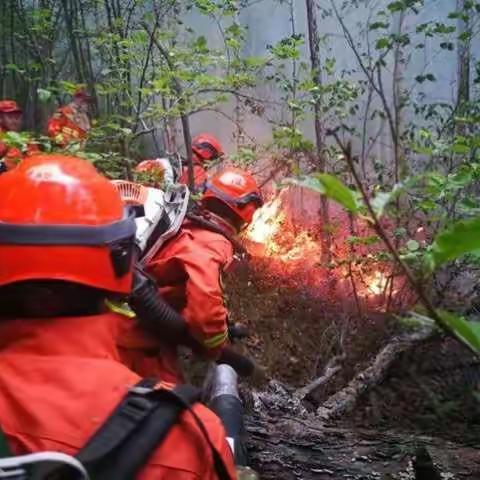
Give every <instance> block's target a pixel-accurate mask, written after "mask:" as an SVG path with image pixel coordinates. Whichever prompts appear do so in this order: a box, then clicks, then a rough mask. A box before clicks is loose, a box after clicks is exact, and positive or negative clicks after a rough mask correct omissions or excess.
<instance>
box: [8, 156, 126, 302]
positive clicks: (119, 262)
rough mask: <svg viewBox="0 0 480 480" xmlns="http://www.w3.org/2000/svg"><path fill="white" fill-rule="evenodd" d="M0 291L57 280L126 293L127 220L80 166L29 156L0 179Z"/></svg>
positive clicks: (99, 181) (113, 196)
mask: <svg viewBox="0 0 480 480" xmlns="http://www.w3.org/2000/svg"><path fill="white" fill-rule="evenodd" d="M0 191H1V192H2V194H1V195H0V286H3V285H7V284H10V283H14V282H19V281H26V280H63V281H67V282H74V283H79V284H82V285H88V286H90V287H94V288H98V289H102V290H108V291H112V292H119V293H129V292H130V289H131V285H132V260H133V250H134V236H135V219H134V216H133V215H130V214H129V211H126V210H125V209H124V206H123V202H122V200H121V198H120V195H119V193H118V192H117V190H116V188H115V186H114V185H113V184H112V183H111V182H110V181H108V180H107V179H106V178H105V177H103V176H102V175H100V173H98V172H97V170H96V169H95V167H93V165H92V164H90V163H89V162H87V161H86V160H82V159H79V158H76V157H69V156H65V155H37V156H34V157H29V158H27V159H25V160H24V161H23V162H22V163H20V165H19V166H18V167H17V168H15V169H14V170H11V171H9V172H7V173H5V174H3V175H0Z"/></svg>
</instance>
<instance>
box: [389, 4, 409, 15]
mask: <svg viewBox="0 0 480 480" xmlns="http://www.w3.org/2000/svg"><path fill="white" fill-rule="evenodd" d="M387 8H388V9H389V10H390V11H391V12H392V13H393V12H401V11H403V10H405V9H406V5H405V4H404V2H392V3H389V4H388V5H387Z"/></svg>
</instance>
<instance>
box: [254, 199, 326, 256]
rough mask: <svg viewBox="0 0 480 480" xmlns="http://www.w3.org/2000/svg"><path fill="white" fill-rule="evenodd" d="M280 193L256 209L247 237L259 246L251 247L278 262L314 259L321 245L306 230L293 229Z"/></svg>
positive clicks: (318, 253)
mask: <svg viewBox="0 0 480 480" xmlns="http://www.w3.org/2000/svg"><path fill="white" fill-rule="evenodd" d="M286 217H287V216H286V213H285V211H284V210H283V208H282V199H281V197H280V196H278V197H276V198H274V199H273V200H271V201H270V202H268V203H266V204H265V205H264V206H263V207H262V208H261V209H259V210H257V211H256V212H255V216H254V217H253V221H252V224H251V225H250V227H249V228H248V229H247V232H246V238H247V239H248V240H250V241H251V242H254V243H255V244H257V245H260V246H261V248H260V249H258V248H253V249H254V250H256V251H257V253H258V254H259V255H261V256H264V257H271V258H273V259H276V260H280V261H281V262H284V263H286V262H289V263H293V262H296V263H298V262H302V263H303V262H308V263H314V262H315V261H317V260H318V258H319V255H320V245H319V243H318V242H317V241H316V240H314V239H313V238H312V237H311V235H310V234H309V233H308V232H307V231H306V230H302V229H300V230H298V231H295V229H294V227H293V226H292V225H291V222H288V221H287V218H286Z"/></svg>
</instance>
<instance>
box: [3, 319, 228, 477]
mask: <svg viewBox="0 0 480 480" xmlns="http://www.w3.org/2000/svg"><path fill="white" fill-rule="evenodd" d="M117 328H118V318H117V315H116V314H104V315H96V316H86V317H70V318H55V319H52V318H48V319H16V320H15V319H2V321H1V322H0V425H1V426H2V429H3V431H4V433H5V435H6V437H7V440H8V443H9V446H10V448H11V449H12V452H13V453H15V454H23V453H28V452H37V451H43V450H52V451H60V452H64V453H68V454H72V455H73V454H75V453H77V452H78V451H79V450H80V449H81V447H83V446H84V445H85V444H86V442H87V441H88V440H89V438H90V437H91V436H92V434H93V433H94V432H95V431H96V430H97V429H98V428H99V427H100V425H101V424H102V423H103V422H104V421H105V419H106V418H107V417H108V416H109V415H110V413H111V412H112V411H113V410H114V408H115V407H116V406H117V405H118V404H119V403H120V401H121V400H122V399H123V398H124V396H125V395H126V393H127V391H128V389H129V388H130V387H132V386H134V385H135V384H136V383H138V381H139V380H140V377H139V376H137V375H136V374H134V373H133V372H132V371H130V370H129V369H128V368H127V367H125V366H124V365H122V364H121V363H120V361H119V358H118V353H117V352H116V349H115V344H114V337H113V336H112V332H114V331H115V330H116V329H117ZM79 332H81V334H80V333H79ZM194 411H195V412H196V413H197V415H198V416H199V417H200V418H201V421H202V423H203V424H204V426H205V428H206V429H207V431H208V432H209V435H210V439H211V441H212V442H213V444H214V446H215V447H216V448H217V450H218V451H219V453H220V454H221V456H222V457H223V458H224V459H225V462H226V463H227V464H229V465H230V468H231V472H232V478H234V473H233V470H232V465H231V463H232V462H231V460H230V457H231V453H230V451H229V450H228V449H229V447H228V445H227V443H226V441H225V437H224V435H225V434H224V432H223V427H222V426H221V425H220V421H219V419H218V418H217V417H216V416H215V415H214V414H213V413H212V412H210V411H209V410H208V409H207V408H205V407H202V406H201V405H198V406H196V407H194ZM229 460H230V461H229ZM138 478H140V479H165V480H167V479H172V480H191V479H192V480H193V479H202V480H204V479H205V480H207V479H216V478H217V477H216V475H215V472H214V469H213V461H212V458H211V455H210V447H209V445H208V443H207V441H206V439H205V437H204V435H203V434H202V432H200V430H199V428H198V426H197V425H196V424H195V422H194V420H193V417H192V415H191V414H190V413H189V412H186V413H184V414H183V416H182V418H181V420H180V422H179V424H178V425H176V426H174V427H173V428H172V430H171V431H170V433H169V436H168V441H165V442H164V443H163V444H162V445H161V446H160V447H159V448H158V449H157V450H156V451H155V452H154V453H153V455H152V457H151V458H150V460H149V463H148V465H147V466H146V467H145V468H144V469H143V470H142V472H141V474H140V475H139V476H138Z"/></svg>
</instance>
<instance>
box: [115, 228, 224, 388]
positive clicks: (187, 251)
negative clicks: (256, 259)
mask: <svg viewBox="0 0 480 480" xmlns="http://www.w3.org/2000/svg"><path fill="white" fill-rule="evenodd" d="M232 260H233V246H232V244H231V243H230V242H229V241H228V240H227V239H226V238H225V237H224V236H223V235H221V234H219V233H215V232H212V231H209V230H206V229H204V228H202V227H199V226H196V225H195V224H194V223H192V222H191V221H189V220H187V221H185V222H184V224H183V225H182V228H181V229H180V232H179V233H178V234H177V235H176V236H175V237H174V238H173V239H171V240H170V241H169V242H168V243H167V244H166V245H165V246H164V247H163V248H162V249H161V250H160V251H159V252H158V253H157V254H156V256H155V257H154V258H153V259H152V261H151V262H150V264H149V265H148V271H149V273H150V274H151V275H153V276H154V277H155V279H156V281H157V284H158V286H159V288H160V292H161V294H162V295H163V297H164V298H165V300H166V301H167V302H168V303H169V304H170V305H171V306H172V307H173V308H175V310H177V311H178V312H180V313H181V314H182V315H183V316H184V318H185V319H186V321H187V323H188V327H189V330H190V333H191V334H192V335H193V336H194V337H195V338H196V339H197V340H198V341H199V342H200V343H201V344H202V345H203V347H204V352H205V355H206V357H208V358H211V359H215V358H217V357H218V355H219V354H220V352H221V350H222V348H223V347H224V346H225V345H226V344H227V343H228V324H227V318H228V312H227V309H226V307H225V304H224V301H223V289H222V284H221V275H222V272H223V270H224V269H225V268H227V267H228V265H229V264H230V263H231V262H232ZM120 338H121V345H120V346H121V352H122V357H123V359H124V361H125V363H126V364H127V365H129V366H130V368H132V369H134V370H135V371H137V372H138V373H139V374H140V375H142V376H150V375H160V376H161V377H162V378H165V379H166V380H167V381H172V382H178V381H182V378H183V377H182V374H181V371H180V368H179V366H178V363H177V353H176V349H175V348H174V347H172V346H168V345H162V344H161V343H158V342H157V341H156V340H154V339H153V338H151V337H148V336H147V335H145V334H144V333H143V332H142V331H141V329H140V328H139V327H137V326H136V323H135V321H134V320H131V327H130V328H129V329H126V330H125V331H124V332H123V335H121V337H120ZM158 351H160V355H158ZM155 352H157V353H155Z"/></svg>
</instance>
